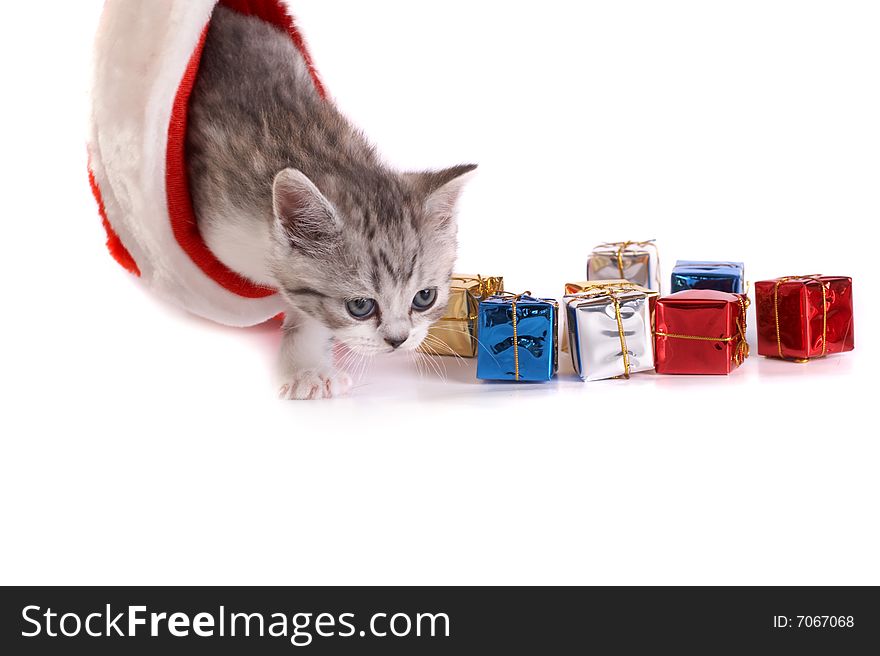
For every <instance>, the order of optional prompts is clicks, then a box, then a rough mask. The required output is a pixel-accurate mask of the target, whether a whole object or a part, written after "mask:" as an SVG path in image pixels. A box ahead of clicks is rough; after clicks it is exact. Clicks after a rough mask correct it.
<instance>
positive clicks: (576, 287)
mask: <svg viewBox="0 0 880 656" xmlns="http://www.w3.org/2000/svg"><path fill="white" fill-rule="evenodd" d="M633 284H634V283H631V282H630V281H629V280H623V279H622V278H621V279H618V280H593V281H590V280H582V281H580V282H567V283H565V296H572V295H574V294H580V293H581V292H585V291H588V290H589V289H591V288H594V287H597V286H609V285H611V286H615V285H633ZM567 321H568V319H567V318H566V322H567ZM566 325H567V324H566ZM565 332H566V334H568V328H566V330H565ZM559 348H560V349H561V350H562V352H563V353H568V352H569V348H568V339H563V340H562V344H560V346H559Z"/></svg>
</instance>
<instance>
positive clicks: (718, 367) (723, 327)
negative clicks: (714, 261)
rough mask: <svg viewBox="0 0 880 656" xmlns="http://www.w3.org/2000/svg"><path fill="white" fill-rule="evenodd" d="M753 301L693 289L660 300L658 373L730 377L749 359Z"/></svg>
mask: <svg viewBox="0 0 880 656" xmlns="http://www.w3.org/2000/svg"><path fill="white" fill-rule="evenodd" d="M748 306H749V299H748V298H747V297H746V296H744V295H742V294H730V293H728V292H719V291H715V290H712V289H688V290H685V291H682V292H677V293H675V294H670V295H669V296H664V297H662V298H660V299H659V300H658V301H657V307H656V309H655V311H654V365H655V369H656V370H657V373H658V374H729V373H730V372H731V371H733V370H734V369H736V368H737V367H738V366H739V365H740V364H742V362H743V360H745V359H746V358H747V357H749V344H748V342H747V341H746V310H747V309H748Z"/></svg>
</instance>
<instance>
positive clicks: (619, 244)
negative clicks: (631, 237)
mask: <svg viewBox="0 0 880 656" xmlns="http://www.w3.org/2000/svg"><path fill="white" fill-rule="evenodd" d="M656 241H657V240H656V239H647V240H645V241H607V242H605V243H604V244H599V245H598V246H596V248H615V249H617V253H616V255H615V258H616V259H617V271H618V272H619V273H620V277H621V278H626V276H625V275H623V254H624V252H626V249H627V248H629V247H630V246H642V247H646V246H647V247H650V248H653V249H654V255H656V256H657V266H656V267H655V271H654V281H655V282H656V283H657V290H658V291H659V290H660V249H659V248H657V244H656Z"/></svg>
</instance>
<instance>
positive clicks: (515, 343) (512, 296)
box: [493, 292, 532, 380]
mask: <svg viewBox="0 0 880 656" xmlns="http://www.w3.org/2000/svg"><path fill="white" fill-rule="evenodd" d="M493 296H496V297H499V298H509V299H510V305H511V315H512V317H511V323H512V324H513V379H514V380H519V333H518V332H517V325H516V321H517V317H516V303H517V301H519V300H520V299H521V298H523V297H527V298H529V300H531V299H532V292H523V293H522V294H514V293H512V292H495V293H494V294H493Z"/></svg>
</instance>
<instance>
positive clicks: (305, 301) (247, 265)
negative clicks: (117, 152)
mask: <svg viewBox="0 0 880 656" xmlns="http://www.w3.org/2000/svg"><path fill="white" fill-rule="evenodd" d="M190 102H191V105H190V114H189V120H190V123H189V130H188V135H187V158H188V167H189V179H190V188H191V190H192V195H193V204H194V208H195V211H196V215H197V217H198V225H199V230H200V232H201V234H202V237H203V238H204V240H205V242H206V244H207V245H208V247H209V248H210V249H211V250H212V251H213V253H214V254H215V255H216V257H217V258H218V259H219V260H220V261H222V262H223V263H224V264H225V265H227V266H228V267H229V268H231V269H232V270H234V271H237V272H238V273H240V274H242V275H244V276H245V277H247V278H249V279H250V280H252V281H254V282H256V283H260V284H263V285H268V286H272V287H275V288H277V289H279V290H280V291H281V293H282V294H283V296H284V298H285V300H286V301H287V303H288V304H289V308H288V309H287V310H286V319H285V322H284V329H283V330H284V337H283V343H282V348H281V374H282V386H281V395H282V397H284V398H295V399H304V398H309V399H311V398H326V397H331V396H335V395H337V394H341V393H344V392H345V391H346V390H347V389H348V388H349V387H350V385H351V379H350V378H349V377H348V375H347V374H345V373H344V372H340V371H337V370H336V368H335V365H334V362H333V350H332V347H333V343H334V341H338V342H341V343H342V344H345V345H346V346H347V347H348V348H350V349H351V350H354V351H356V352H359V353H364V354H375V353H382V352H392V351H394V350H397V349H400V350H411V349H415V348H416V347H418V345H419V344H420V343H421V341H422V340H423V339H424V338H425V335H426V334H427V331H428V327H429V326H430V325H431V323H433V322H434V321H436V320H437V319H439V318H441V316H442V315H443V312H444V309H445V307H446V304H447V301H448V287H449V279H450V276H451V274H452V267H453V264H454V262H455V253H456V224H455V216H454V214H455V204H456V202H457V200H458V197H459V194H460V193H461V190H462V187H463V185H464V182H465V180H466V179H467V177H468V176H467V175H466V174H468V173H470V172H471V171H473V170H474V169H475V168H476V166H474V165H464V166H457V167H453V168H450V169H446V170H443V171H437V172H426V173H399V172H397V171H394V170H392V169H390V168H388V167H387V166H386V165H385V164H383V163H382V162H381V161H380V159H379V157H378V156H377V155H376V152H375V149H374V148H373V146H372V145H370V144H369V143H368V142H367V140H366V138H365V137H364V136H363V135H362V134H361V133H360V132H359V131H358V130H357V129H355V128H354V127H352V126H351V124H350V123H349V122H348V121H347V120H346V119H345V118H344V117H343V116H342V114H340V112H339V111H338V110H337V109H336V107H335V106H334V105H333V103H332V102H330V101H328V100H325V99H322V98H321V97H320V96H319V94H318V92H317V90H316V89H315V85H314V83H313V81H312V79H311V77H310V75H309V71H308V69H307V66H306V63H305V61H304V60H303V57H302V56H301V54H300V53H299V51H298V50H297V49H296V48H295V46H294V45H293V43H292V42H291V40H290V38H289V37H288V36H287V35H286V34H285V33H283V32H282V31H281V30H279V29H278V28H275V27H273V26H271V25H268V24H266V23H264V22H262V21H260V20H258V19H255V18H250V17H247V16H243V15H241V14H238V13H236V12H234V11H232V10H229V9H226V8H224V7H222V6H221V7H218V8H217V9H216V10H215V12H214V15H213V18H212V21H211V27H210V29H209V32H208V36H207V40H206V43H205V49H204V53H203V56H202V62H201V67H200V70H199V74H198V78H197V81H196V85H195V88H194V90H193V94H192V97H191V101H190Z"/></svg>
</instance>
